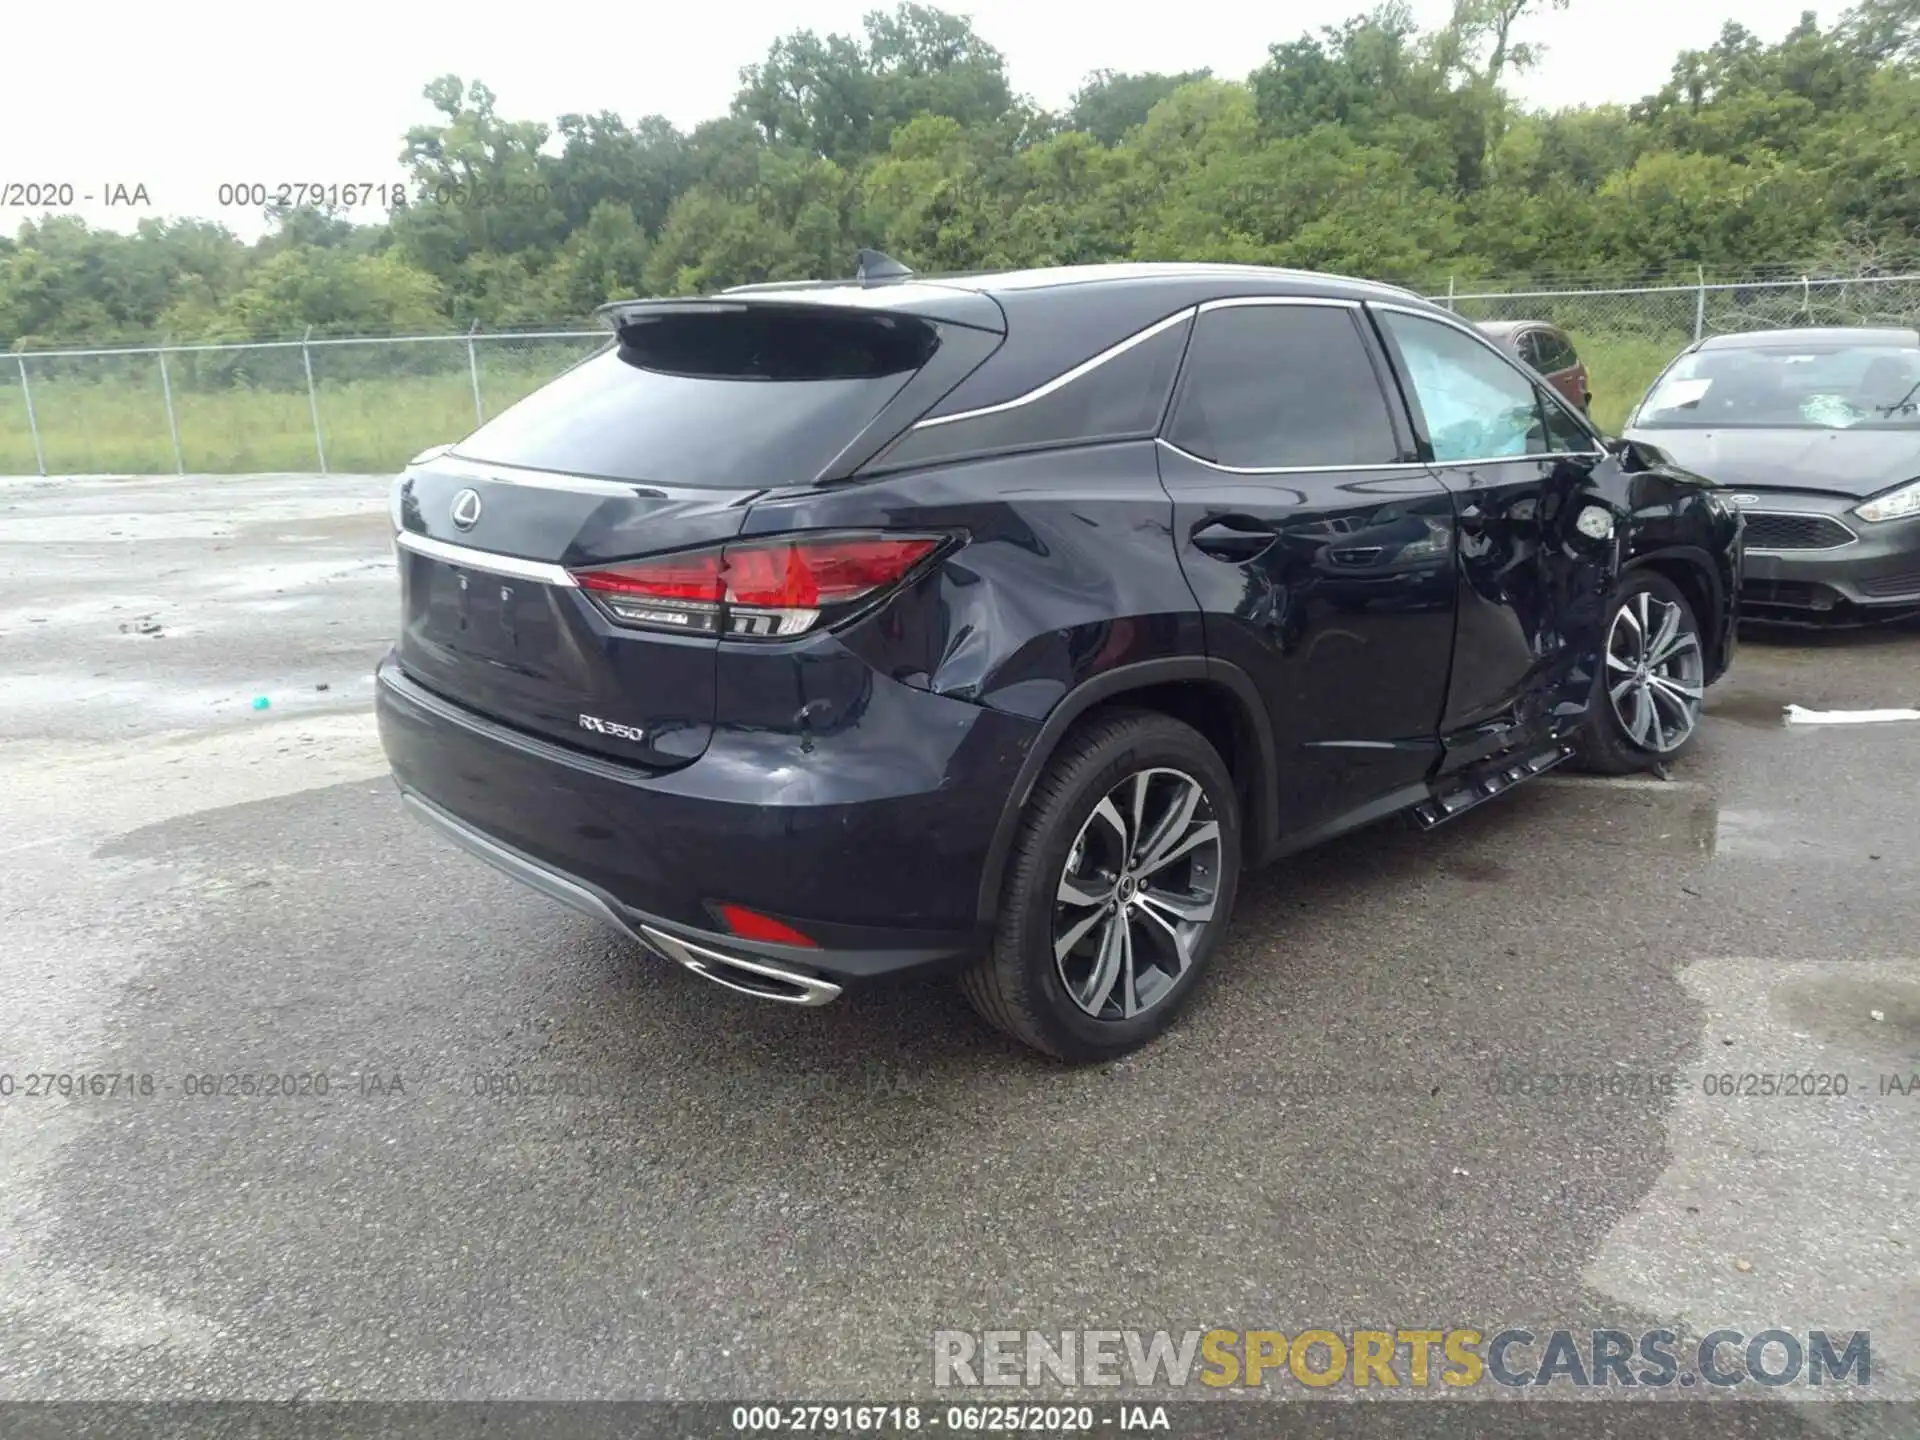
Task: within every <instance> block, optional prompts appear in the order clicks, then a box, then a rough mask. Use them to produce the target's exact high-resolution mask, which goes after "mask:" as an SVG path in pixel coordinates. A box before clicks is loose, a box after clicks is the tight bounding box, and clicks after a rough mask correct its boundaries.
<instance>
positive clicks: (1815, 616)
mask: <svg viewBox="0 0 1920 1440" xmlns="http://www.w3.org/2000/svg"><path fill="white" fill-rule="evenodd" d="M1858 503H1859V502H1858V501H1857V500H1854V499H1851V498H1844V499H1843V498H1841V497H1838V496H1832V497H1829V496H1821V495H1795V496H1792V497H1785V496H1767V495H1763V496H1761V497H1759V499H1758V501H1757V502H1756V503H1754V504H1751V505H1749V506H1747V507H1745V508H1747V509H1748V510H1749V512H1765V513H1767V514H1771V515H1794V516H1819V517H1822V518H1824V519H1826V520H1828V521H1831V522H1833V523H1835V524H1838V525H1840V526H1844V527H1845V529H1846V530H1847V531H1848V532H1850V533H1851V535H1852V537H1853V538H1852V539H1849V540H1846V541H1845V543H1842V544H1835V545H1829V546H1826V547H1824V548H1821V549H1817V550H1816V549H1768V548H1766V547H1764V546H1760V547H1756V546H1755V545H1754V544H1753V543H1752V541H1751V540H1749V541H1748V544H1747V552H1746V570H1745V576H1744V579H1743V580H1742V582H1741V609H1742V611H1743V613H1744V614H1745V616H1746V618H1748V619H1753V620H1768V619H1797V620H1820V619H1823V618H1833V619H1842V618H1849V617H1851V618H1855V619H1871V618H1873V615H1874V614H1875V613H1876V612H1877V613H1883V614H1893V613H1904V612H1906V611H1910V610H1915V609H1920V516H1916V517H1912V518H1909V519H1905V520H1883V521H1879V522H1869V521H1865V520H1862V519H1861V518H1860V517H1859V516H1857V515H1854V514H1852V513H1851V509H1852V507H1853V506H1854V505H1856V504H1858ZM1834 536H1835V538H1839V536H1838V532H1834Z"/></svg>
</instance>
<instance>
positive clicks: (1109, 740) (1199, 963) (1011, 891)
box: [961, 710, 1240, 1064]
mask: <svg viewBox="0 0 1920 1440" xmlns="http://www.w3.org/2000/svg"><path fill="white" fill-rule="evenodd" d="M1239 879H1240V813H1239V804H1238V800H1237V797H1236V795H1235V791H1234V786H1233V777H1232V775H1231V774H1229V773H1228V771H1227V767H1226V765H1225V764H1224V763H1222V761H1221V759H1220V756H1219V755H1218V753H1216V752H1215V750H1214V748H1213V747H1212V746H1211V745H1209V744H1208V743H1207V741H1206V740H1205V739H1204V738H1203V737H1202V736H1201V735H1200V734H1199V732H1198V731H1196V730H1194V729H1193V728H1191V727H1190V726H1187V725H1183V724H1182V723H1180V722H1179V721H1178V720H1174V719H1172V718H1171V717H1169V716H1166V715H1161V714H1158V713H1155V712H1151V711H1142V710H1114V711H1108V712H1105V713H1102V714H1101V715H1100V716H1099V717H1098V718H1096V719H1094V720H1092V721H1090V722H1088V723H1086V724H1084V725H1082V726H1081V727H1080V728H1078V729H1076V730H1074V731H1072V732H1070V733H1069V735H1068V736H1067V738H1066V739H1065V740H1064V741H1063V742H1062V743H1061V746H1060V749H1059V751H1058V753H1057V754H1055V755H1054V757H1053V758H1052V760H1051V761H1050V762H1049V763H1048V765H1047V768H1046V771H1045V773H1043V774H1042V775H1041V777H1040V779H1039V781H1038V782H1037V783H1036V784H1035V785H1034V788H1033V793H1032V794H1031V795H1030V796H1029V797H1028V800H1027V805H1026V816H1025V819H1024V820H1023V822H1022V824H1021V827H1020V831H1019V834H1018V836H1017V837H1016V839H1015V841H1014V845H1013V850H1012V852H1011V854H1010V855H1009V857H1008V860H1007V871H1006V875H1005V877H1004V879H1003V881H1002V889H1001V897H1000V919H999V923H998V925H997V927H996V929H995V932H994V940H993V946H992V948H991V949H990V950H989V952H988V953H987V954H986V955H984V956H983V957H981V958H980V959H979V960H978V961H976V962H975V963H974V964H973V965H972V966H971V967H970V968H969V969H968V970H967V971H966V972H965V973H964V974H963V975H962V976H961V988H962V990H963V991H964V992H965V994H966V996H967V999H968V1000H969V1001H970V1002H971V1003H972V1005H973V1008H974V1009H975V1010H977V1011H979V1012H980V1015H981V1016H982V1018H984V1019H985V1020H986V1021H987V1022H988V1023H989V1024H991V1025H993V1026H995V1027H996V1028H997V1029H1000V1030H1002V1031H1005V1032H1006V1033H1007V1034H1008V1035H1011V1036H1013V1037H1014V1038H1015V1039H1016V1040H1020V1041H1022V1042H1024V1043H1025V1044H1027V1045H1030V1046H1032V1047H1033V1048H1034V1049H1036V1050H1040V1051H1043V1052H1044V1053H1046V1054H1048V1055H1052V1056H1055V1057H1057V1058H1059V1059H1062V1060H1066V1061H1070V1062H1072V1063H1076V1064H1085V1063H1090V1062H1094V1061H1100V1060H1110V1059H1113V1058H1115V1057H1117V1056H1120V1055H1124V1054H1126V1053H1127V1052H1128V1051H1131V1050H1135V1049H1138V1048H1139V1047H1140V1046H1142V1045H1144V1044H1146V1043H1147V1042H1148V1041H1149V1040H1151V1039H1153V1038H1154V1036H1156V1035H1158V1034H1159V1033H1160V1032H1161V1031H1162V1030H1164V1029H1165V1028H1166V1027H1167V1026H1168V1025H1169V1024H1170V1023H1171V1022H1172V1020H1173V1018H1174V1016H1175V1015H1176V1014H1178V1013H1179V1010H1180V1008H1181V1007H1182V1006H1183V1005H1184V1004H1185V1003H1186V1000H1187V998H1188V996H1189V995H1190V994H1191V993H1192V991H1193V988H1194V986H1195V985H1196V984H1197V983H1198V981H1199V979H1200V975H1201V972H1202V971H1204V970H1205V969H1206V967H1207V964H1208V962H1209V961H1210V960H1211V959H1212V957H1213V952H1214V949H1215V947H1216V945H1217V943H1218V941H1219V938H1220V935H1221V933H1222V932H1223V931H1224V930H1225V929H1226V927H1227V923H1228V920H1229V918H1230V917H1231V915H1232V912H1233V902H1234V896H1235V894H1236V892H1237V890H1238V886H1239Z"/></svg>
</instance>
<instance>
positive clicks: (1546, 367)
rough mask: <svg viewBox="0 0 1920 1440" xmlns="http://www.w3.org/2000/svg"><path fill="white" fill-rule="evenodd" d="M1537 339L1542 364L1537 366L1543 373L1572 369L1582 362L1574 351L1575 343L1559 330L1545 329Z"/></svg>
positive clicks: (1550, 373)
mask: <svg viewBox="0 0 1920 1440" xmlns="http://www.w3.org/2000/svg"><path fill="white" fill-rule="evenodd" d="M1537 339H1538V342H1539V345H1540V364H1539V365H1538V366H1537V367H1536V368H1537V369H1539V370H1540V371H1542V372H1543V373H1545V374H1548V375H1552V374H1554V373H1555V372H1557V371H1560V370H1571V369H1572V368H1573V367H1574V366H1576V365H1578V364H1579V363H1580V358H1579V357H1578V356H1577V355H1575V354H1574V353H1573V343H1572V342H1571V341H1570V340H1568V339H1567V337H1566V336H1564V335H1562V334H1560V333H1559V332H1558V331H1557V330H1543V331H1541V332H1540V334H1539V336H1538V337H1537Z"/></svg>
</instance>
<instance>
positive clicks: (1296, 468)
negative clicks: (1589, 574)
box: [1155, 437, 1838, 549]
mask: <svg viewBox="0 0 1920 1440" xmlns="http://www.w3.org/2000/svg"><path fill="white" fill-rule="evenodd" d="M1155 443H1157V444H1160V445H1164V446H1166V447H1167V449H1169V450H1171V451H1173V452H1174V454H1176V455H1179V456H1181V457H1182V458H1183V459H1187V460H1191V461H1193V462H1194V463H1195V464H1196V465H1204V466H1206V467H1207V468H1208V469H1209V470H1223V471H1225V472H1226V473H1227V474H1229V475H1320V474H1326V473H1329V472H1332V471H1341V470H1442V469H1450V468H1452V467H1453V466H1456V465H1511V464H1514V463H1515V462H1517V461H1521V460H1531V461H1535V462H1536V463H1537V462H1539V461H1541V460H1598V459H1601V458H1603V457H1604V456H1605V454H1606V452H1605V451H1597V452H1594V453H1592V454H1589V453H1588V452H1587V451H1584V450H1550V451H1547V452H1546V453H1545V454H1530V455H1482V456H1480V457H1479V458H1478V459H1474V460H1397V461H1394V462H1393V463H1391V464H1386V465H1276V466H1272V467H1267V468H1249V467H1244V466H1239V465H1221V464H1218V463H1216V462H1215V461H1212V460H1207V459H1204V458H1202V457H1201V456H1199V455H1196V454H1194V453H1193V452H1192V451H1191V450H1182V449H1181V448H1180V447H1179V446H1178V445H1176V444H1174V443H1173V441H1171V440H1168V439H1165V438H1164V437H1163V438H1161V439H1159V440H1157V441H1156V442H1155ZM1835 548H1836V549H1837V548H1838V547H1837V546H1836V547H1835Z"/></svg>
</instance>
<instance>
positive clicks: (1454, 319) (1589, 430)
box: [1367, 300, 1665, 465]
mask: <svg viewBox="0 0 1920 1440" xmlns="http://www.w3.org/2000/svg"><path fill="white" fill-rule="evenodd" d="M1367 306H1368V308H1369V309H1373V310H1392V311H1396V312H1397V313H1399V314H1401V315H1411V316H1413V317H1414V318H1415V319H1417V320H1432V321H1434V322H1435V323H1437V324H1441V325H1447V326H1450V327H1451V328H1453V329H1455V330H1458V331H1459V332H1460V333H1461V334H1462V335H1465V336H1466V337H1467V338H1468V339H1470V340H1474V341H1477V342H1478V343H1479V345H1480V348H1481V349H1483V350H1485V351H1487V352H1488V353H1489V354H1492V355H1495V356H1497V357H1499V360H1500V362H1501V363H1502V364H1503V365H1505V366H1506V367H1507V368H1508V369H1509V370H1511V371H1513V373H1514V374H1516V375H1518V376H1519V377H1520V378H1521V379H1522V380H1524V381H1526V382H1527V383H1528V384H1529V385H1531V386H1533V388H1534V389H1535V390H1538V391H1539V392H1540V393H1541V394H1542V395H1545V396H1546V397H1547V400H1548V402H1549V403H1550V404H1552V405H1554V406H1556V407H1557V408H1558V409H1559V411H1560V413H1561V414H1563V415H1565V416H1566V417H1567V418H1568V419H1569V420H1571V421H1573V423H1574V426H1575V427H1576V428H1577V429H1578V430H1579V431H1580V432H1581V433H1582V434H1584V435H1586V436H1587V437H1588V438H1589V439H1592V440H1594V441H1596V442H1599V441H1601V435H1600V432H1599V431H1598V430H1596V429H1594V428H1593V423H1592V422H1591V421H1589V420H1588V419H1587V418H1586V417H1585V416H1584V415H1581V414H1580V413H1579V412H1578V411H1576V410H1575V409H1574V408H1573V407H1572V406H1571V405H1569V404H1568V403H1567V402H1566V400H1564V399H1563V398H1562V397H1561V395H1560V392H1559V391H1558V390H1556V389H1554V388H1553V386H1552V385H1551V384H1550V383H1547V381H1546V377H1545V376H1542V375H1530V374H1528V373H1527V372H1526V371H1525V370H1524V369H1522V368H1521V366H1520V364H1519V362H1518V361H1516V360H1515V359H1514V358H1513V357H1512V356H1511V355H1509V354H1507V352H1506V351H1504V350H1502V349H1501V348H1500V347H1499V346H1498V345H1495V344H1494V343H1493V342H1492V341H1491V340H1489V339H1488V338H1487V337H1486V336H1485V335H1482V334H1481V333H1480V331H1479V330H1478V329H1477V328H1476V327H1474V326H1472V325H1469V324H1467V322H1466V321H1464V320H1462V319H1460V318H1459V317H1458V316H1456V315H1453V314H1450V313H1449V312H1447V311H1445V310H1437V311H1436V310H1417V309H1415V308H1414V307H1413V306H1411V305H1396V304H1394V303H1393V302H1392V301H1390V300H1369V301H1368V302H1367ZM1662 373H1663V374H1664V373H1665V372H1664V371H1663V372H1662ZM1428 438H1429V442H1431V438H1432V437H1428ZM1608 453H1609V452H1608V450H1607V447H1606V445H1605V444H1604V443H1601V444H1600V446H1599V448H1598V449H1596V450H1554V451H1550V452H1549V453H1548V455H1547V456H1545V457H1536V456H1528V455H1508V456H1501V457H1499V458H1501V459H1508V460H1528V459H1536V458H1552V457H1555V456H1559V457H1564V458H1571V457H1575V456H1578V457H1581V458H1584V459H1594V460H1601V459H1605V458H1606V456H1607V454H1608ZM1485 463H1486V462H1485V461H1481V460H1444V461H1443V460H1436V461H1434V464H1436V465H1443V464H1444V465H1480V464H1485Z"/></svg>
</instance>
